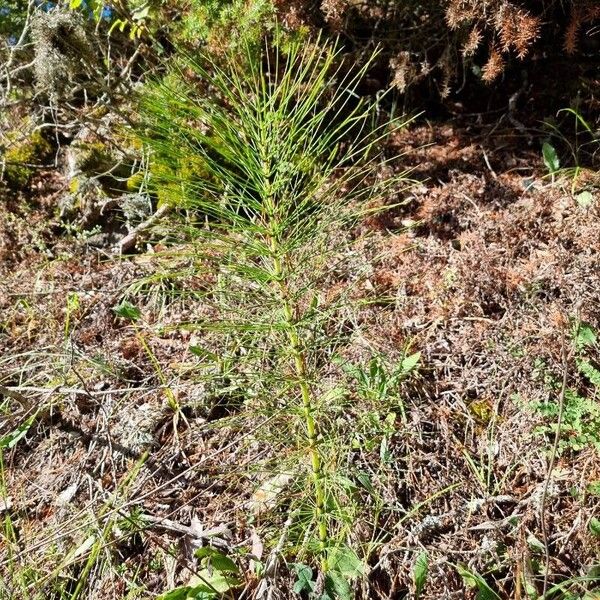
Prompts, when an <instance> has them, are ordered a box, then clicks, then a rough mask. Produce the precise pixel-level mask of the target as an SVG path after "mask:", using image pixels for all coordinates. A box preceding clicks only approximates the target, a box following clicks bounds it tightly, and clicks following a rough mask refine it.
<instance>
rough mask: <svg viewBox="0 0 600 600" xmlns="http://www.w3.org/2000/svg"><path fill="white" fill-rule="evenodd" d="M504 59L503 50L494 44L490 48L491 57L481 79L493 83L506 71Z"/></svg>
mask: <svg viewBox="0 0 600 600" xmlns="http://www.w3.org/2000/svg"><path fill="white" fill-rule="evenodd" d="M504 64H505V63H504V57H503V56H502V50H501V49H500V48H498V46H496V45H494V44H492V45H491V46H490V55H489V57H488V60H487V62H486V63H485V65H484V66H483V69H482V75H481V78H482V79H483V81H485V82H486V83H491V82H492V81H494V79H496V78H497V77H498V76H499V75H500V74H501V73H502V71H503V70H504Z"/></svg>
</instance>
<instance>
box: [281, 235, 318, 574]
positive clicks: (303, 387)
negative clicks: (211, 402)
mask: <svg viewBox="0 0 600 600" xmlns="http://www.w3.org/2000/svg"><path fill="white" fill-rule="evenodd" d="M270 246H271V251H272V252H273V275H274V279H275V281H276V282H277V288H278V292H279V300H280V302H281V307H282V310H283V315H284V320H285V326H286V327H285V329H286V333H287V338H288V342H289V344H290V351H291V354H292V356H293V358H294V370H295V375H296V381H297V386H298V390H299V391H300V394H301V397H302V412H303V416H304V424H305V427H306V437H307V442H308V452H309V455H310V463H311V475H312V481H313V487H314V496H315V517H316V521H317V531H318V536H319V552H320V554H321V569H322V570H323V572H326V571H327V570H328V565H327V557H326V556H325V549H326V547H327V538H328V532H327V520H326V510H325V489H324V487H323V464H322V460H321V454H320V452H319V428H318V425H317V422H316V421H315V417H314V408H315V406H314V401H313V394H312V391H311V389H310V386H309V384H308V376H307V370H306V356H305V352H304V350H303V348H302V344H301V342H300V333H299V331H298V325H297V322H296V319H295V318H294V310H293V308H292V303H291V302H290V299H289V293H288V288H287V285H286V279H285V272H284V269H283V263H282V259H281V256H280V254H279V252H278V250H279V248H278V244H277V241H276V240H275V238H274V237H271V238H270Z"/></svg>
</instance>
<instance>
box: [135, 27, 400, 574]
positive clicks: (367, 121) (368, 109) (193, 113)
mask: <svg viewBox="0 0 600 600" xmlns="http://www.w3.org/2000/svg"><path fill="white" fill-rule="evenodd" d="M370 64H371V61H367V62H366V63H365V64H364V65H363V66H361V67H356V68H347V66H346V65H345V64H344V62H343V61H342V60H341V58H340V51H339V48H337V47H327V46H326V45H324V44H322V43H321V41H320V40H314V41H313V42H312V43H307V42H306V40H305V41H304V42H303V43H302V44H300V43H294V42H291V43H290V42H289V40H288V41H286V43H283V42H282V38H280V34H278V33H275V34H274V39H273V40H271V42H270V44H269V45H267V46H266V48H265V49H264V50H263V51H262V52H261V53H259V55H257V53H256V52H255V51H253V50H251V49H248V50H247V52H246V53H245V56H244V60H243V61H240V60H239V56H237V57H233V56H231V57H226V59H225V60H222V59H220V60H219V62H218V63H217V62H216V61H215V60H212V59H211V58H209V57H206V56H202V57H200V58H190V57H187V58H186V59H185V61H183V62H182V63H178V64H176V65H173V66H172V67H171V69H170V70H169V73H168V75H167V76H166V77H165V78H164V79H163V80H161V81H160V82H157V83H155V84H154V85H153V86H152V87H151V88H150V90H149V91H148V92H147V93H146V95H145V97H144V99H143V102H142V116H143V118H144V127H145V133H144V134H143V136H144V141H145V142H146V143H147V145H148V147H149V148H150V150H151V152H152V154H153V157H154V166H153V170H152V177H153V183H154V186H155V189H156V191H157V195H158V197H159V199H160V201H161V202H169V203H172V204H173V205H174V207H176V208H177V209H178V210H179V213H183V214H185V215H186V217H185V218H186V219H187V224H188V226H189V227H188V231H190V230H191V231H192V232H193V237H194V240H195V244H194V252H195V259H196V260H197V262H198V264H200V263H202V264H204V265H205V268H206V269H208V270H212V271H213V272H214V273H213V274H214V275H215V279H216V280H217V281H219V282H220V284H219V285H217V286H216V287H215V290H213V291H212V292H211V295H210V297H211V299H212V301H215V299H216V298H217V297H218V298H219V299H220V300H219V302H220V303H221V304H219V302H215V303H216V304H219V306H221V308H223V306H224V305H223V303H222V298H223V296H225V297H227V296H228V295H230V298H229V304H228V305H227V306H229V309H226V310H225V311H223V312H228V313H229V315H225V314H218V315H216V316H214V318H212V319H208V318H207V319H206V320H205V321H203V322H202V323H201V324H199V327H203V328H204V329H206V330H210V331H211V332H224V331H226V332H228V333H231V332H234V333H235V334H236V335H239V337H240V339H244V340H245V339H248V337H250V338H253V337H254V338H260V337H262V338H263V339H268V340H269V342H268V343H263V345H262V348H263V351H262V354H263V356H264V357H266V358H265V359H264V361H263V367H262V368H263V369H264V371H263V372H262V373H261V374H260V375H261V378H262V382H261V383H262V384H263V388H264V389H263V390H262V395H263V396H264V397H265V398H266V399H267V402H268V403H271V404H272V405H276V406H282V405H283V406H284V407H287V408H288V409H290V410H291V412H292V414H294V415H297V417H298V419H299V422H298V429H300V430H301V431H302V432H303V433H302V434H301V440H299V441H298V443H297V445H298V446H299V447H300V448H302V447H303V448H304V451H305V453H306V455H307V461H306V468H307V469H308V471H309V477H310V481H311V488H312V502H311V503H310V504H311V505H312V512H313V514H312V518H311V522H312V527H314V531H315V532H316V554H317V556H318V557H319V559H320V564H321V570H322V571H323V572H324V573H326V572H327V571H328V570H329V569H330V568H331V565H330V564H329V559H328V556H329V552H330V550H331V548H332V547H333V538H334V534H335V531H336V528H337V525H336V522H335V518H334V516H333V515H332V514H331V511H330V508H329V507H330V505H334V504H336V503H335V502H330V501H329V499H330V490H329V489H328V476H327V475H328V474H327V469H328V465H327V463H326V460H325V458H324V455H323V451H322V442H323V439H324V436H325V434H326V432H324V431H323V423H320V422H319V414H320V413H319V411H320V408H321V407H322V405H323V403H324V402H326V399H324V398H323V394H322V391H321V389H320V381H319V377H318V375H319V368H320V367H321V368H322V362H321V363H320V362H319V361H320V360H321V361H322V354H320V353H319V351H318V341H317V340H316V338H318V335H319V334H318V329H319V327H320V324H322V322H323V319H324V316H323V315H324V314H325V312H326V311H325V308H322V307H321V306H320V299H319V293H318V290H319V283H320V282H322V281H323V278H324V277H325V276H326V274H327V273H328V272H330V270H331V268H332V265H333V259H332V256H333V246H334V242H333V240H332V237H333V232H334V231H338V232H339V231H340V229H341V228H342V227H346V228H347V227H348V226H350V225H351V223H352V222H353V219H354V220H355V219H356V218H357V217H358V216H359V215H360V214H361V213H363V212H365V211H368V210H372V209H373V207H374V206H376V205H377V203H378V201H381V200H383V199H387V198H389V197H390V196H391V194H392V193H394V192H396V191H397V189H398V184H399V182H405V181H406V178H405V175H404V174H403V175H401V176H397V177H392V178H390V179H387V180H385V181H381V180H380V179H377V178H376V177H375V176H374V171H375V170H376V168H377V167H378V166H379V165H381V164H382V162H384V159H383V158H382V157H381V156H378V155H375V153H374V147H375V144H376V143H377V142H379V141H380V140H381V139H383V138H384V137H385V136H387V135H389V133H390V132H392V131H393V130H395V129H397V128H399V127H401V126H402V125H404V122H402V121H401V120H396V119H392V120H387V121H386V122H384V123H379V124H378V123H377V119H378V114H379V111H378V107H377V106H376V105H374V104H372V103H369V102H368V101H366V100H364V99H361V98H360V97H359V95H358V94H357V89H358V86H359V84H360V82H361V81H362V80H363V79H364V77H365V74H366V72H367V70H368V69H369V67H370ZM375 181H376V182H377V183H374V182H375ZM369 207H370V208H369ZM240 282H241V283H240ZM236 285H237V286H241V288H240V289H242V291H241V292H240V293H238V294H237V295H236V291H235V286H236ZM217 288H218V289H217ZM208 298H209V294H207V301H209V300H208ZM241 304H245V305H246V306H247V307H249V308H248V310H247V312H245V313H244V312H243V311H241V310H236V309H235V308H234V307H235V306H236V305H238V306H239V305H241ZM231 315H234V316H233V317H231ZM258 345H259V344H255V346H254V347H258ZM264 348H267V350H264ZM320 357H321V358H320ZM274 382H277V383H278V385H275V384H274ZM269 385H271V386H272V387H271V388H269ZM300 423H301V424H300Z"/></svg>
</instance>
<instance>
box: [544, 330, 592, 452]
mask: <svg viewBox="0 0 600 600" xmlns="http://www.w3.org/2000/svg"><path fill="white" fill-rule="evenodd" d="M572 339H573V344H574V346H575V351H576V356H575V364H576V367H577V371H578V372H579V375H580V376H582V378H583V379H584V380H585V381H586V382H587V383H588V384H589V386H590V388H591V390H592V393H591V395H589V394H584V393H582V392H581V391H580V390H578V389H576V388H573V387H568V388H566V389H565V393H564V410H563V418H562V423H561V428H560V432H559V433H560V439H559V442H558V451H559V452H564V451H566V450H570V451H573V452H577V451H580V450H583V449H584V448H586V447H589V446H592V447H594V448H596V450H598V451H599V452H600V403H598V393H599V392H600V369H598V368H597V367H596V366H595V364H594V363H593V361H592V359H591V358H590V357H589V355H588V354H589V352H590V351H592V350H594V349H596V348H597V333H596V331H595V329H594V328H593V327H592V326H591V325H589V324H588V323H583V322H579V323H576V324H575V325H574V328H573V334H572ZM539 370H540V372H541V373H542V376H543V378H544V381H545V383H546V385H547V386H548V387H550V388H551V389H553V390H555V391H556V390H558V388H559V387H560V385H559V382H558V381H557V379H556V377H554V375H553V374H551V373H548V372H546V370H545V368H544V366H543V365H542V364H541V363H540V365H539ZM533 409H534V410H535V411H536V412H538V413H539V414H540V415H542V416H544V417H545V418H546V419H547V420H548V421H549V423H548V424H545V425H541V426H540V427H538V428H537V431H538V433H542V434H548V433H556V430H557V427H558V423H557V417H558V414H559V410H560V407H559V405H558V403H557V402H556V401H555V400H552V401H548V402H540V403H536V404H534V405H533Z"/></svg>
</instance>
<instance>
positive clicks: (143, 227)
mask: <svg viewBox="0 0 600 600" xmlns="http://www.w3.org/2000/svg"><path fill="white" fill-rule="evenodd" d="M170 210H171V206H170V205H168V204H163V205H162V206H160V207H159V208H158V210H157V211H156V212H155V213H154V214H153V215H152V216H151V217H150V218H149V219H146V220H145V221H144V222H143V223H140V224H139V225H138V226H137V227H135V228H134V229H132V230H131V231H130V232H129V233H128V234H127V235H126V236H125V237H124V238H123V239H122V240H121V241H120V242H119V244H118V246H117V248H116V250H117V251H118V252H119V254H123V253H124V252H128V251H129V250H131V249H132V248H134V247H135V245H136V244H137V242H138V239H139V238H140V237H141V235H142V234H143V233H145V232H146V231H148V229H150V228H151V227H152V226H153V225H154V224H155V223H156V222H157V221H158V220H159V219H161V218H162V217H164V216H165V215H166V214H168V213H169V212H170Z"/></svg>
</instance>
